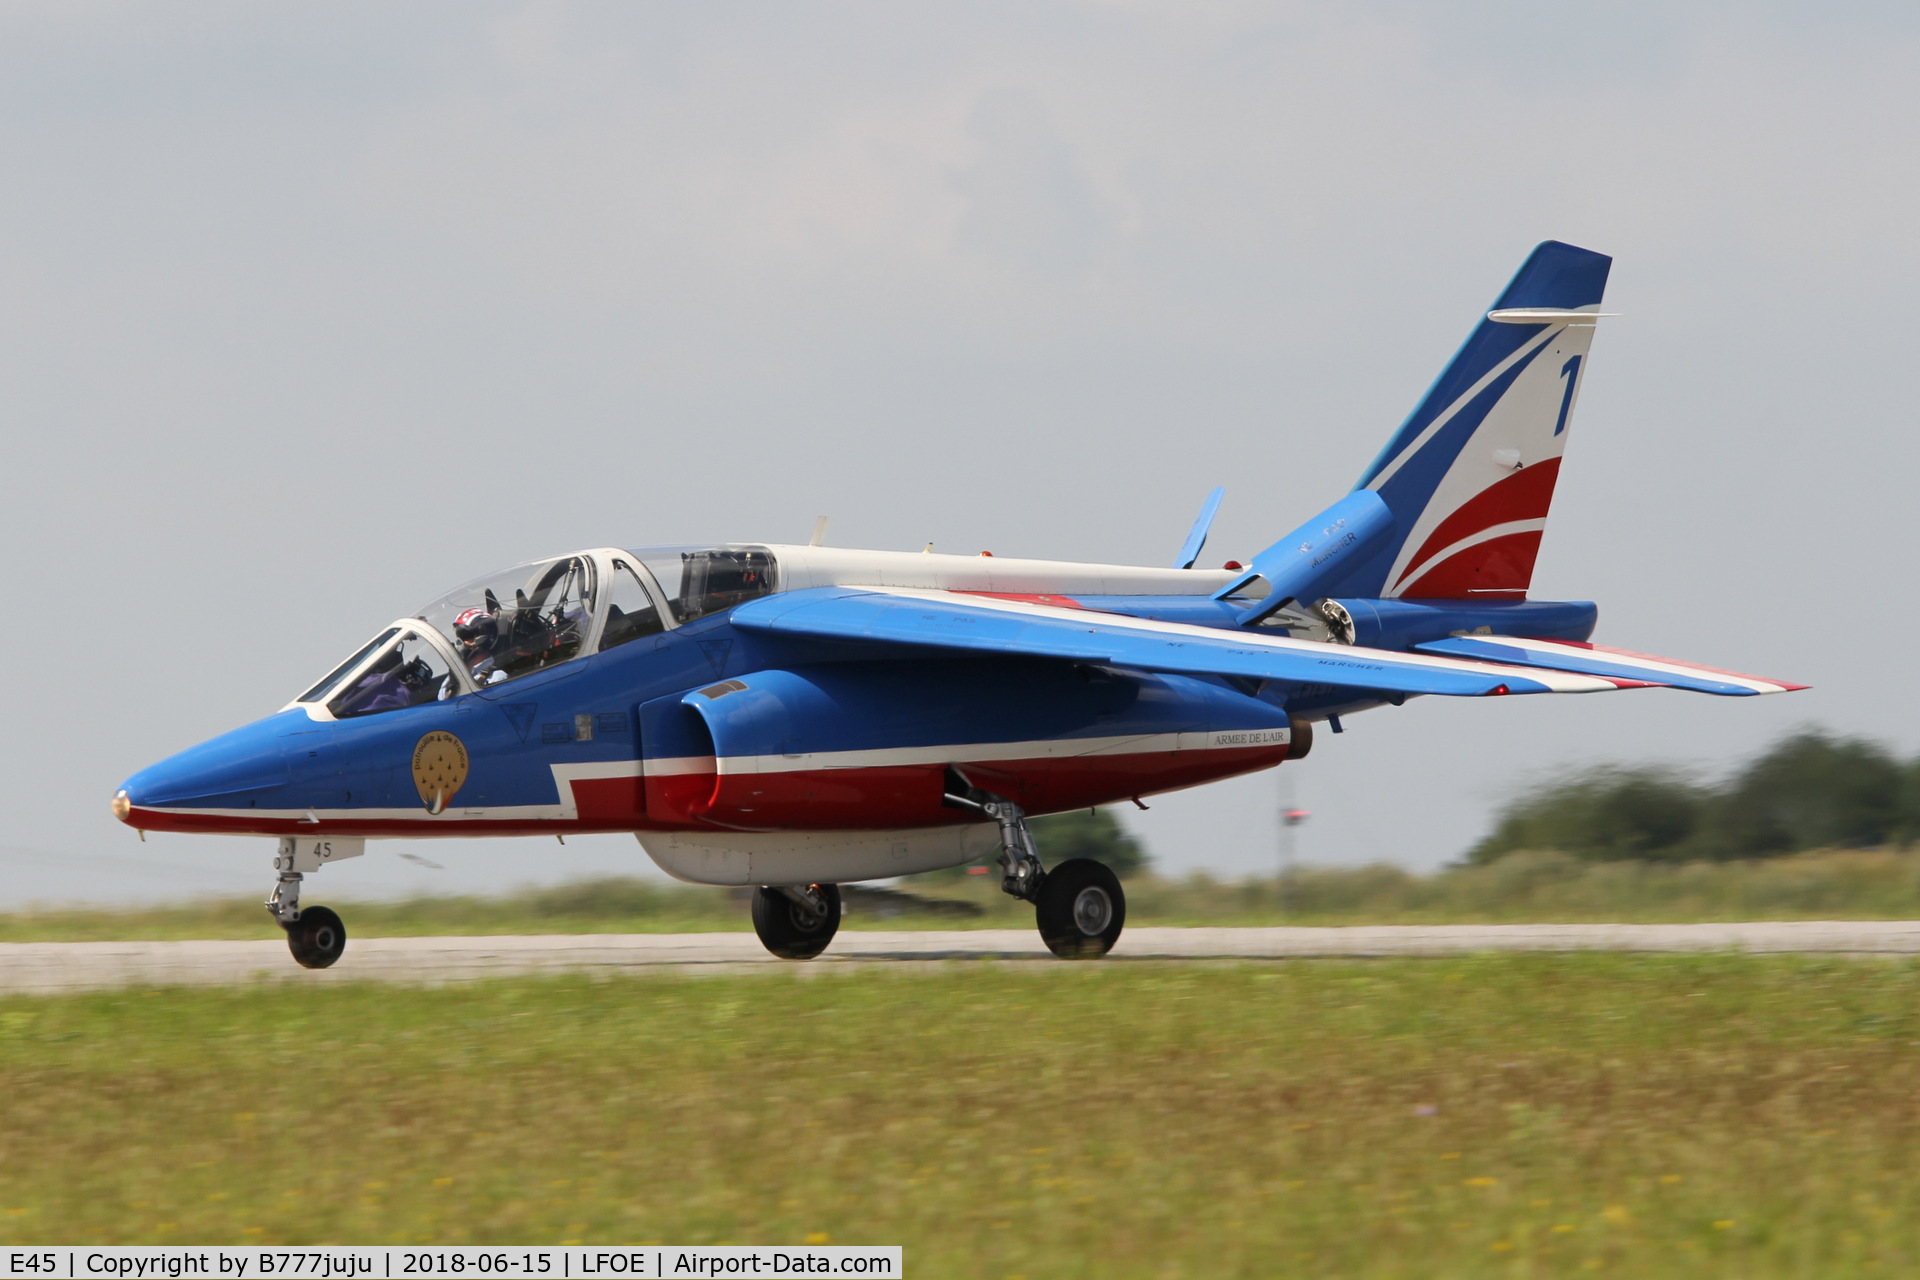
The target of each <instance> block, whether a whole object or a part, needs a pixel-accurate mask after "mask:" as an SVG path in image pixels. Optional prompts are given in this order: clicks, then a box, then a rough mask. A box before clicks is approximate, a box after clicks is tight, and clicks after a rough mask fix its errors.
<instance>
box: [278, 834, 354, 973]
mask: <svg viewBox="0 0 1920 1280" xmlns="http://www.w3.org/2000/svg"><path fill="white" fill-rule="evenodd" d="M348 856H349V857H351V856H354V855H351V854H349V855H348ZM273 869H274V871H275V872H277V873H278V875H277V878H276V879H275V880H274V884H273V894H272V896H270V897H269V898H268V899H267V901H266V908H267V912H268V914H270V915H272V916H273V918H274V921H275V923H277V924H278V925H279V926H280V927H281V928H282V929H285V930H286V931H287V950H289V951H291V952H293V958H294V960H295V961H297V962H298V963H299V964H300V966H301V967H302V968H306V969H324V968H326V967H327V966H328V965H330V964H332V963H333V962H334V961H335V960H338V959H339V958H340V955H341V953H342V952H344V951H345V950H346V949H347V926H346V925H344V924H341V923H340V916H339V914H338V913H336V912H335V911H334V910H333V908H331V907H305V908H303V907H301V905H300V882H301V881H302V880H304V879H305V878H306V876H305V874H304V873H305V871H317V870H319V866H318V863H317V860H314V859H303V856H302V854H301V851H300V847H299V842H298V841H296V840H293V839H291V838H288V839H283V840H281V842H280V852H279V853H278V854H276V855H275V856H274V859H273Z"/></svg>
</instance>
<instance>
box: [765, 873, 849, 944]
mask: <svg viewBox="0 0 1920 1280" xmlns="http://www.w3.org/2000/svg"><path fill="white" fill-rule="evenodd" d="M813 887H814V888H815V889H818V890H819V891H820V894H821V896H822V897H824V898H825V899H826V900H827V914H826V915H825V916H813V915H809V914H808V913H807V911H806V910H805V908H803V907H801V905H800V904H799V903H797V902H795V901H794V900H793V899H792V898H789V897H788V896H787V895H786V894H784V893H781V892H780V891H779V890H778V889H757V890H755V891H754V895H753V931H754V932H755V933H757V934H759V935H760V941H761V943H762V945H764V946H765V947H766V949H767V950H769V951H771V952H773V954H775V955H777V956H779V957H780V958H781V959H782V960H811V959H813V958H814V957H815V956H817V955H819V954H820V953H821V952H822V951H825V950H826V949H827V944H828V943H829V942H832V941H833V935H834V934H836V933H838V932H839V931H840V886H839V885H837V884H817V885H815V886H813Z"/></svg>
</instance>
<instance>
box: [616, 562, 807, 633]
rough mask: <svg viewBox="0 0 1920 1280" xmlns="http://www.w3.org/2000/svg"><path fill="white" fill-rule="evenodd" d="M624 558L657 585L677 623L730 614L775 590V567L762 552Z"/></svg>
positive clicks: (777, 572) (777, 573) (776, 574)
mask: <svg viewBox="0 0 1920 1280" xmlns="http://www.w3.org/2000/svg"><path fill="white" fill-rule="evenodd" d="M628 554H629V555H632V556H634V557H635V558H636V559H638V560H639V561H640V562H641V563H642V564H644V565H646V566H647V571H648V572H649V573H651V574H652V575H653V580H654V581H655V582H657V583H659V584H660V589H661V591H662V592H663V593H665V595H666V597H667V608H668V609H669V610H671V611H672V613H673V620H674V621H675V622H676V623H679V622H692V621H693V620H694V619H695V618H704V617H706V616H707V615H708V614H711V613H718V612H720V611H721V610H722V609H731V608H733V606H735V605H737V604H744V603H745V602H746V601H748V600H752V599H754V598H755V597H756V596H764V595H768V594H770V593H772V592H773V591H775V590H777V589H778V587H779V580H780V572H779V566H778V565H777V564H775V563H774V559H773V553H772V552H770V551H768V550H767V549H766V548H765V547H754V546H726V547H639V548H636V549H634V550H633V551H630V552H629V553H628Z"/></svg>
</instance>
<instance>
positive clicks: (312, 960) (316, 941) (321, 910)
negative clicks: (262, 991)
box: [286, 907, 347, 969]
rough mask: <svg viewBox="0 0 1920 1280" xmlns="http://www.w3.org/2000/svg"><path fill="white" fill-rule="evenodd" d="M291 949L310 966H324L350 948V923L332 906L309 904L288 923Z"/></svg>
mask: <svg viewBox="0 0 1920 1280" xmlns="http://www.w3.org/2000/svg"><path fill="white" fill-rule="evenodd" d="M286 929H287V950H289V951H291V952H293V958H294V959H295V960H297V961H299V962H300V964H301V965H302V966H303V967H305V968H308V969H324V968H326V967H327V966H328V965H330V964H332V963H333V962H334V961H335V960H338V959H339V958H340V953H341V952H343V951H345V950H346V949H347V926H346V925H344V924H341V923H340V917H339V916H338V915H336V914H334V911H333V909H332V908H331V907H305V908H302V910H301V912H300V918H299V919H298V920H295V921H294V922H293V923H292V924H290V925H288V926H286Z"/></svg>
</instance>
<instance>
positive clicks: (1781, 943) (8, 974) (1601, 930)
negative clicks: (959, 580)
mask: <svg viewBox="0 0 1920 1280" xmlns="http://www.w3.org/2000/svg"><path fill="white" fill-rule="evenodd" d="M349 927H351V926H349ZM1479 951H1655V952H1700V951H1744V952H1802V953H1826V954H1850V955H1890V956H1898V955H1920V921H1904V920H1902V921H1879V920H1874V921H1846V920H1838V921H1832V920H1808V921H1792V922H1774V923H1751V924H1506V925H1372V926H1359V927H1354V928H1340V929H1306V928H1269V929H1171V928H1140V929H1129V930H1127V932H1126V933H1125V934H1124V935H1122V936H1121V939H1120V945H1119V946H1118V947H1116V948H1115V949H1114V953H1113V959H1114V960H1118V961H1127V960H1227V959H1241V960H1284V959H1293V958H1303V957H1313V956H1447V955H1464V954H1470V953H1473V952H1479ZM982 960H1007V961H1045V962H1047V963H1050V964H1057V963H1059V962H1058V961H1054V960H1053V957H1052V956H1050V955H1048V953H1047V950H1046V948H1045V947H1044V946H1042V945H1041V943H1040V939H1039V937H1038V936H1037V935H1036V934H1034V933H1033V932H1032V931H1030V930H1025V929H980V930H954V931H935V930H911V931H908V930H900V931H894V932H880V931H866V930H846V931H844V932H842V933H841V934H840V936H839V937H838V938H835V939H834V942H833V946H832V948H831V949H830V950H829V951H828V952H827V954H826V955H824V956H822V957H821V958H820V959H819V960H817V961H814V962H812V966H811V967H815V968H823V967H824V968H835V967H841V966H847V965H862V964H866V965H872V964H882V963H894V964H899V963H903V962H905V963H909V964H910V963H912V962H915V961H918V962H921V963H925V962H927V961H982ZM777 965H789V966H792V962H791V961H781V960H776V959H774V958H773V957H772V956H770V955H768V954H767V953H766V951H765V950H763V949H762V948H761V946H760V943H759V941H758V940H757V939H756V938H755V937H754V936H753V935H752V934H751V933H653V934H647V933H639V934H560V935H551V936H541V937H488V938H353V939H351V940H350V941H349V942H348V944H347V953H346V955H345V956H344V957H342V958H341V960H340V962H339V963H338V964H337V965H335V966H334V967H333V968H331V969H327V970H322V971H308V970H305V969H301V968H300V967H299V966H297V965H296V964H294V963H293V960H292V958H291V957H290V956H289V955H288V954H287V948H286V944H285V943H284V942H282V941H280V940H278V939H274V938H268V939H262V940H261V941H258V942H9V943H0V992H53V991H79V990H88V989H97V988H107V987H122V986H132V985H141V984H155V985H170V984H196V985H204V984H213V983H234V982H260V981H288V980H295V979H297V980H299V981H301V982H352V981H379V982H404V983H416V984H417V983H437V982H459V981H468V980H472V979H476V978H488V977H497V976H501V975H505V974H523V973H560V972H569V971H571V972H591V973H603V974H604V973H619V972H636V971H646V970H655V971H657V970H662V969H680V970H684V971H690V972H711V971H713V970H715V969H735V968H744V967H748V966H751V967H755V968H763V969H771V968H772V967H773V966H777ZM793 967H799V966H793Z"/></svg>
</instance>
